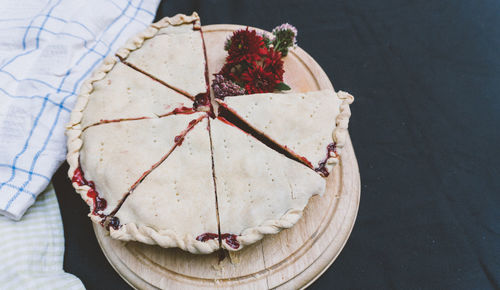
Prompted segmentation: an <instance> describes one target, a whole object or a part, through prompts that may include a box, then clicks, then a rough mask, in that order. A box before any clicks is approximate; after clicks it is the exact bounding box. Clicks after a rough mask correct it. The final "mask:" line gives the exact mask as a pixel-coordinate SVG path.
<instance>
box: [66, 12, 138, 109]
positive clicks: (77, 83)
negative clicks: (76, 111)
mask: <svg viewBox="0 0 500 290" xmlns="http://www.w3.org/2000/svg"><path fill="white" fill-rule="evenodd" d="M129 6H130V2H129V3H128V5H127V6H126V7H125V8H124V9H122V12H121V13H120V15H118V16H117V17H116V18H115V19H114V20H113V21H112V22H111V23H110V24H109V25H108V26H107V27H106V28H105V29H104V32H103V33H102V35H104V34H105V33H106V32H107V31H108V30H109V29H110V28H111V27H112V26H113V24H115V23H116V22H117V21H118V20H119V19H120V18H121V17H122V16H123V15H125V11H127V9H128V8H129ZM112 45H113V43H110V44H109V46H108V51H109V49H110V47H111V46H112ZM96 46H97V43H96V44H94V46H92V48H91V49H90V50H88V51H87V52H86V53H85V54H83V55H82V56H81V57H80V58H79V59H78V61H77V62H76V63H75V66H78V65H79V64H80V62H81V61H83V59H84V58H85V57H86V56H87V55H89V54H90V53H91V52H92V51H94V49H95V47H96ZM103 58H104V57H102V58H100V59H99V62H100V61H102V59H103ZM71 71H72V68H70V69H68V70H67V71H66V74H65V75H64V77H63V79H62V80H61V83H60V84H59V87H58V88H57V92H58V93H59V92H61V91H62V89H61V88H62V86H63V85H64V82H65V81H66V78H67V77H68V76H69V75H70V73H71ZM88 73H89V71H87V72H85V74H84V76H85V77H86V76H87V74H88ZM79 85H80V83H79V82H76V83H75V87H78V86H79ZM74 91H76V88H73V92H74ZM69 96H71V95H69ZM65 99H66V97H65V98H64V100H65ZM63 104H64V101H63Z"/></svg>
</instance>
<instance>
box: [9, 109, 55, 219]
mask: <svg viewBox="0 0 500 290" xmlns="http://www.w3.org/2000/svg"><path fill="white" fill-rule="evenodd" d="M60 115H61V109H60V108H59V110H57V115H56V119H55V121H54V123H52V127H51V128H50V131H49V135H48V136H47V138H45V141H44V142H43V146H42V148H41V149H40V150H38V152H36V154H35V158H33V161H32V162H31V167H30V173H29V174H28V180H26V182H24V183H23V185H21V188H20V189H19V190H18V191H17V192H16V193H15V194H14V195H13V196H12V197H11V198H10V200H9V201H8V202H7V205H6V206H5V210H8V209H9V207H10V205H11V204H12V202H13V201H14V200H15V199H16V198H17V197H18V196H19V195H20V194H21V193H22V192H24V189H25V188H26V186H27V185H28V184H29V183H30V182H31V180H32V177H33V174H32V173H31V172H33V170H34V169H35V164H36V162H37V161H38V158H39V157H40V154H41V153H42V152H43V151H45V148H46V147H47V144H48V143H49V140H50V138H51V137H52V134H53V133H54V129H55V127H56V124H57V122H58V121H59V116H60ZM33 198H36V196H33Z"/></svg>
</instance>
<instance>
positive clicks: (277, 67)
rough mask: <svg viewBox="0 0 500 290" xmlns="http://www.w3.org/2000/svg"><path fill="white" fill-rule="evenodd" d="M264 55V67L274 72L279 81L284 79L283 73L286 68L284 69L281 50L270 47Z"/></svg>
mask: <svg viewBox="0 0 500 290" xmlns="http://www.w3.org/2000/svg"><path fill="white" fill-rule="evenodd" d="M264 57H265V59H264V69H265V70H266V71H270V72H272V73H273V74H274V76H275V78H276V79H278V80H279V81H283V74H284V73H285V70H284V69H283V60H282V59H281V53H280V52H279V51H275V50H274V49H273V48H269V49H268V50H267V53H266V55H265V56H264Z"/></svg>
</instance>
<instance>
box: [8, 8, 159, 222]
mask: <svg viewBox="0 0 500 290" xmlns="http://www.w3.org/2000/svg"><path fill="white" fill-rule="evenodd" d="M158 1H159V0H151V1H147V2H146V1H142V0H130V1H125V0H80V1H75V0H49V1H40V0H31V1H30V0H4V1H2V5H1V7H0V214H3V215H5V216H7V217H9V218H12V219H15V220H18V219H20V218H21V217H22V215H23V214H24V212H25V211H26V209H28V207H30V206H31V205H32V204H33V203H34V202H35V199H36V197H37V195H38V194H39V193H40V192H42V191H43V190H44V189H45V188H46V187H47V185H48V184H49V182H50V179H51V177H52V175H53V174H54V172H55V171H56V169H57V168H58V167H59V166H60V164H61V162H62V161H63V160H64V158H65V154H66V149H65V147H66V145H65V144H66V141H65V136H64V128H65V125H66V123H68V121H69V115H70V111H71V109H72V107H73V105H74V103H75V101H76V95H77V94H78V89H79V87H80V85H81V84H82V82H83V81H84V80H85V79H86V78H87V77H88V76H89V74H91V73H92V71H93V70H94V69H95V68H96V67H97V66H98V65H99V63H100V62H101V61H102V59H103V58H104V57H105V56H106V55H108V54H110V53H113V52H114V51H115V50H117V48H118V47H119V46H121V45H122V44H123V43H124V42H125V41H126V40H127V39H128V38H129V37H131V36H132V35H134V34H136V33H138V32H139V31H141V30H143V29H144V28H145V27H147V26H148V25H149V24H150V23H151V21H152V20H153V17H154V12H155V11H156V8H157V6H158Z"/></svg>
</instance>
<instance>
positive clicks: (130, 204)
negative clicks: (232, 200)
mask: <svg viewBox="0 0 500 290" xmlns="http://www.w3.org/2000/svg"><path fill="white" fill-rule="evenodd" d="M167 119H168V118H167ZM207 125H208V119H207V118H204V119H203V120H202V121H200V122H199V123H198V124H197V125H196V126H194V128H193V129H192V130H191V131H190V132H189V133H187V134H186V137H185V138H184V140H183V142H182V145H180V146H179V147H177V148H176V149H175V150H174V151H173V152H172V153H171V154H170V156H168V159H166V160H165V161H164V162H163V163H162V164H161V165H160V166H158V167H157V168H156V169H155V170H154V171H152V172H151V173H150V174H149V175H148V176H147V177H146V178H145V179H144V180H143V181H142V183H141V184H140V185H139V186H138V187H137V188H136V190H135V191H134V192H133V193H131V194H130V196H129V197H128V198H127V200H126V201H125V202H124V203H123V205H122V207H121V208H120V210H118V212H117V213H116V215H115V217H116V218H118V219H119V222H120V224H122V226H121V227H119V228H117V229H114V228H110V232H111V236H112V237H113V238H117V239H120V240H125V241H127V240H135V241H140V242H143V243H147V244H158V245H160V246H162V247H166V248H168V247H179V248H181V249H183V250H186V251H190V252H193V253H210V252H213V251H214V250H217V249H218V248H219V241H218V240H217V239H212V240H209V241H205V242H202V241H199V240H196V238H197V237H198V236H199V235H201V234H203V233H207V232H210V233H217V232H218V223H217V215H216V203H215V189H214V182H213V175H212V159H211V154H210V139H209V133H208V130H207ZM141 150H142V149H141ZM144 152H147V151H144Z"/></svg>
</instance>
